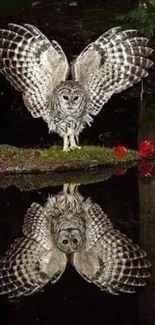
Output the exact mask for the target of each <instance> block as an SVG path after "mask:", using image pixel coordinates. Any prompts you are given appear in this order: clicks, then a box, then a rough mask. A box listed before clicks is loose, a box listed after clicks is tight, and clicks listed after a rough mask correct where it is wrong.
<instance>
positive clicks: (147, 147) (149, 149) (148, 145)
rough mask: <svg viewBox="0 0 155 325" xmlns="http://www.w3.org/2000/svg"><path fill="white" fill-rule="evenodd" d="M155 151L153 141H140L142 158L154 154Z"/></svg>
mask: <svg viewBox="0 0 155 325" xmlns="http://www.w3.org/2000/svg"><path fill="white" fill-rule="evenodd" d="M154 151H155V145H154V143H153V142H152V141H148V140H145V141H142V142H141V143H140V146H139V149H138V153H139V156H140V157H142V158H147V157H148V156H150V155H152V154H153V153H154Z"/></svg>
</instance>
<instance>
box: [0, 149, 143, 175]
mask: <svg viewBox="0 0 155 325" xmlns="http://www.w3.org/2000/svg"><path fill="white" fill-rule="evenodd" d="M138 160H139V157H138V154H137V152H136V151H133V150H129V151H128V153H127V155H126V156H125V157H123V158H121V159H117V158H116V156H115V152H114V150H113V149H110V148H105V147H98V146H96V147H95V146H83V147H82V148H81V150H78V149H76V150H74V151H70V152H63V151H62V148H59V147H51V148H50V149H44V150H41V149H40V150H39V149H22V148H16V147H12V146H8V145H4V146H1V147H0V173H7V174H28V173H42V172H56V171H59V172H60V171H63V172H64V171H71V170H72V171H73V170H84V169H85V170H86V169H92V168H95V167H103V166H106V167H111V166H112V167H114V166H122V165H127V164H128V165H130V164H131V163H133V162H136V161H138Z"/></svg>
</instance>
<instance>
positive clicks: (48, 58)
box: [0, 24, 69, 120]
mask: <svg viewBox="0 0 155 325" xmlns="http://www.w3.org/2000/svg"><path fill="white" fill-rule="evenodd" d="M8 26H9V30H5V29H1V30H0V70H1V72H2V73H3V74H5V75H6V77H7V79H9V81H10V82H11V84H12V85H13V86H14V87H15V88H16V89H17V90H19V91H22V92H23V100H24V103H25V105H26V107H27V108H28V109H29V110H30V112H31V114H32V115H33V117H42V118H43V119H45V120H48V118H49V116H48V114H49V112H48V107H49V104H50V100H51V97H52V93H53V90H54V88H55V87H56V86H57V85H58V84H59V83H60V82H61V81H63V80H65V79H66V77H67V75H68V69H69V66H68V62H67V59H66V56H65V54H64V52H63V51H62V48H61V47H60V46H59V44H58V43H57V42H56V41H51V42H50V41H49V40H48V39H47V38H46V36H44V35H43V34H42V33H41V32H40V31H39V30H38V29H37V28H36V27H34V26H32V25H29V24H25V25H24V26H19V25H16V24H9V25H8Z"/></svg>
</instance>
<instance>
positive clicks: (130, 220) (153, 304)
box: [0, 166, 155, 325]
mask: <svg viewBox="0 0 155 325" xmlns="http://www.w3.org/2000/svg"><path fill="white" fill-rule="evenodd" d="M106 175H108V176H107V177H105V180H104V181H101V182H98V183H88V184H86V185H84V184H81V185H79V186H78V188H76V190H75V188H74V186H73V187H71V188H72V189H74V190H75V191H78V194H77V195H79V196H78V198H81V197H83V198H84V201H85V200H86V199H87V198H88V197H90V198H91V200H92V202H93V206H95V204H98V205H99V206H100V208H101V209H102V211H103V212H104V213H105V214H106V215H107V217H108V220H109V221H110V222H111V223H112V225H113V227H114V228H115V229H118V230H120V231H121V233H124V234H126V235H127V237H128V238H130V239H132V241H133V242H134V243H135V244H138V245H139V246H140V248H141V249H143V250H144V251H146V252H147V255H148V259H149V261H150V262H151V264H152V267H151V278H150V279H149V281H148V282H147V285H146V286H145V287H141V288H137V289H136V293H133V294H129V293H121V294H120V295H112V294H110V293H107V292H105V291H101V290H100V288H99V287H97V286H96V285H94V284H92V283H89V282H87V281H86V280H85V279H84V278H83V277H82V276H81V275H80V274H78V273H77V272H76V270H75V268H73V266H72V265H71V264H68V265H67V267H66V270H65V272H64V273H63V274H62V276H61V277H60V279H59V280H58V282H56V283H55V284H51V283H50V282H49V283H48V284H46V285H45V286H44V287H43V288H42V289H41V290H40V291H39V292H37V293H34V294H33V295H30V296H26V297H21V298H18V299H17V298H16V299H15V298H13V299H9V298H8V297H7V296H6V295H2V296H0V306H1V324H3V325H9V324H11V325H15V324H16V325H18V324H20V325H21V324H23V325H24V324H29V325H32V324H51V325H61V324H75V325H76V324H78V325H80V324H81V325H83V324H97V325H99V324H114V323H116V322H117V323H118V324H140V325H143V324H155V258H154V253H155V235H154V233H155V195H154V193H155V180H154V177H153V167H152V166H151V167H150V166H142V167H140V168H138V167H134V168H131V169H129V170H127V171H124V170H121V169H117V170H115V171H114V173H113V172H110V173H109V174H108V173H107V174H106ZM17 184H18V182H15V181H14V182H12V185H11V186H9V187H7V188H3V187H1V189H0V201H1V210H0V223H1V224H0V228H1V236H0V253H1V256H4V255H5V252H6V251H7V250H8V249H9V247H10V245H11V244H12V242H13V241H14V239H16V238H17V237H21V236H22V226H23V222H24V216H25V214H26V211H27V209H28V208H29V207H30V205H31V204H32V203H33V202H37V203H38V204H40V205H41V206H44V205H45V204H46V202H47V200H48V199H49V196H54V197H56V195H57V194H60V192H61V191H62V189H63V188H64V189H65V187H63V184H62V185H60V186H56V187H53V186H48V187H44V188H37V186H36V188H35V189H31V190H28V189H27V190H24V184H22V186H19V185H18V186H17ZM79 193H80V194H79ZM70 198H71V196H70ZM59 203H60V202H59ZM103 218H104V215H103ZM3 280H4V279H3ZM0 285H2V279H1V282H0Z"/></svg>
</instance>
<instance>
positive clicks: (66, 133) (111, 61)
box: [0, 24, 153, 151]
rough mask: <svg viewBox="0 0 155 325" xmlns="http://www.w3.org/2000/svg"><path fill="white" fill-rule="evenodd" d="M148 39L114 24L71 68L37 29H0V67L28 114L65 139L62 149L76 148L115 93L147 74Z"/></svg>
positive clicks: (62, 53) (56, 44)
mask: <svg viewBox="0 0 155 325" xmlns="http://www.w3.org/2000/svg"><path fill="white" fill-rule="evenodd" d="M147 43H148V39H147V38H144V37H139V36H137V30H134V29H133V30H126V31H122V29H121V27H114V28H112V29H110V30H109V31H107V32H106V33H104V34H103V35H101V36H100V37H99V38H98V39H97V40H96V41H95V42H93V43H91V44H89V45H88V46H87V47H86V48H85V49H84V51H83V52H82V53H81V54H80V55H79V56H78V57H77V59H76V60H75V61H74V62H73V63H72V64H71V68H70V67H69V63H68V61H67V58H66V56H65V54H64V52H63V50H62V48H61V46H60V45H59V44H58V43H57V42H56V41H54V40H52V41H51V42H50V41H49V40H48V39H47V38H46V36H44V35H43V34H42V33H41V32H40V31H39V30H38V29H37V28H36V27H34V26H32V25H29V24H25V25H24V26H20V25H16V24H9V29H8V30H7V29H6V30H5V29H1V30H0V71H1V72H2V73H3V74H4V75H5V76H6V78H7V79H8V80H9V81H10V82H11V84H12V85H13V86H14V87H15V88H16V89H17V90H18V91H21V92H22V96H23V101H24V103H25V106H26V107H27V109H28V110H29V111H30V112H31V114H32V116H33V117H35V118H37V117H42V118H43V120H44V121H45V122H46V123H47V124H48V128H49V131H52V132H56V133H58V134H59V135H60V136H61V137H62V138H63V150H65V151H67V150H70V149H75V148H80V147H79V146H78V145H77V144H78V137H79V134H80V132H81V131H82V130H83V128H84V127H85V126H86V125H91V123H92V121H93V116H95V115H97V114H98V113H99V111H100V110H101V108H102V107H103V105H104V104H105V103H106V102H107V101H108V100H109V99H110V97H111V96H112V95H113V94H114V93H119V92H121V91H122V90H124V89H126V88H128V87H130V86H132V85H133V84H134V83H137V82H138V81H140V80H141V79H142V78H144V77H146V76H147V75H148V72H147V69H148V68H149V67H150V66H151V65H152V64H153V63H152V61H151V60H150V59H148V56H149V55H150V54H151V52H152V49H151V48H149V47H148V46H147ZM69 74H71V76H72V80H67V78H68V76H69Z"/></svg>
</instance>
